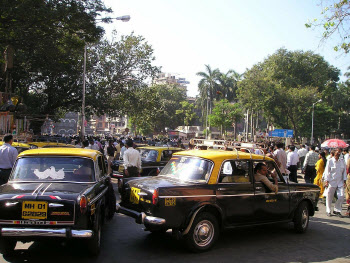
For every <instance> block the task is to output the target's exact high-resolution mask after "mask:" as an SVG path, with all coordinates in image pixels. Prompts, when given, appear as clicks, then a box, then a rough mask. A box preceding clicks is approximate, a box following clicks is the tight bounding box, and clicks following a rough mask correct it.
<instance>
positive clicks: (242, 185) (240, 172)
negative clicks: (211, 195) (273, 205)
mask: <svg viewBox="0 0 350 263" xmlns="http://www.w3.org/2000/svg"><path fill="white" fill-rule="evenodd" d="M249 170H250V169H249V161H248V160H226V161H224V162H223V164H222V166H221V169H220V175H219V179H218V183H217V190H216V198H217V203H218V205H219V206H220V207H221V209H222V210H223V211H224V213H225V224H227V225H239V224H246V223H248V222H251V221H254V185H253V182H252V178H251V175H250V172H249Z"/></svg>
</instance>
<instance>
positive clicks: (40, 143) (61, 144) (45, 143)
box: [28, 142, 74, 147]
mask: <svg viewBox="0 0 350 263" xmlns="http://www.w3.org/2000/svg"><path fill="white" fill-rule="evenodd" d="M28 144H30V145H35V146H37V147H43V146H47V145H50V146H73V147H74V145H72V144H68V143H60V142H30V143H28Z"/></svg>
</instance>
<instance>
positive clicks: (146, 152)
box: [140, 149, 158, 162]
mask: <svg viewBox="0 0 350 263" xmlns="http://www.w3.org/2000/svg"><path fill="white" fill-rule="evenodd" d="M140 154H141V161H143V162H156V161H157V157H158V151H156V150H150V149H140Z"/></svg>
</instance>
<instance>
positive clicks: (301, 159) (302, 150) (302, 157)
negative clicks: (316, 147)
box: [298, 144, 307, 169]
mask: <svg viewBox="0 0 350 263" xmlns="http://www.w3.org/2000/svg"><path fill="white" fill-rule="evenodd" d="M306 154H307V150H306V149H305V145H304V144H303V145H301V147H300V149H299V150H298V155H299V164H300V165H299V166H300V169H302V168H303V164H304V161H305V156H306Z"/></svg>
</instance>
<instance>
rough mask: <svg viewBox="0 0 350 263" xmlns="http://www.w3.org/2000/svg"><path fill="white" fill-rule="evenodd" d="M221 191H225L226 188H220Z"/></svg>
mask: <svg viewBox="0 0 350 263" xmlns="http://www.w3.org/2000/svg"><path fill="white" fill-rule="evenodd" d="M218 190H219V191H224V190H226V188H218Z"/></svg>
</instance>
